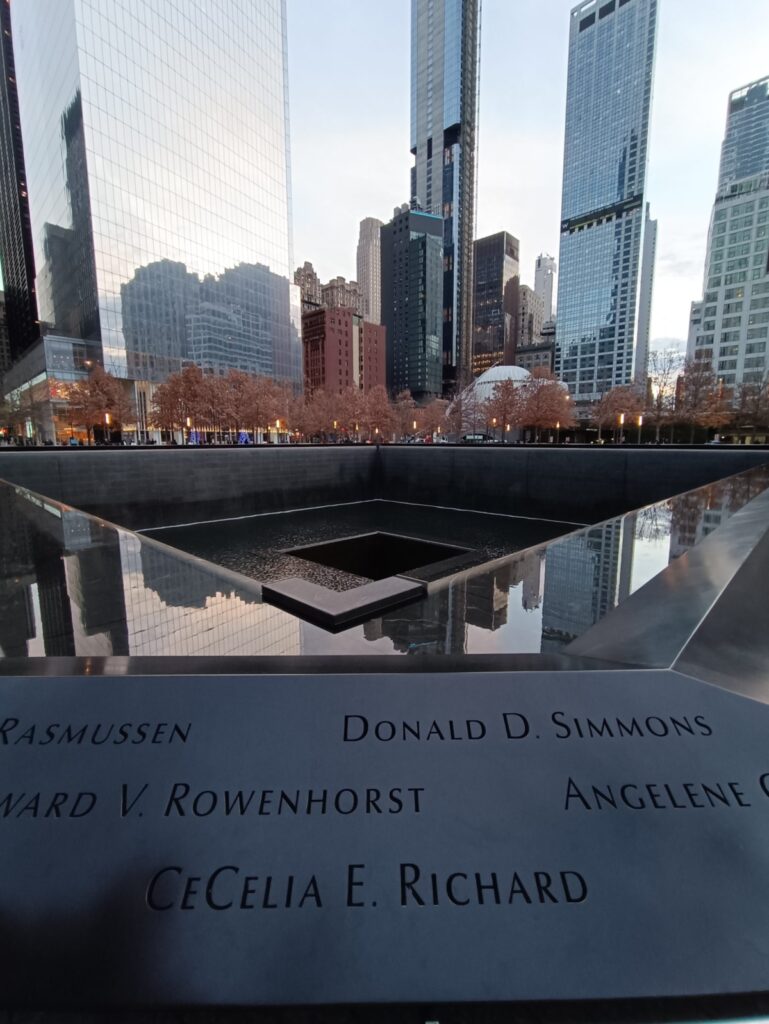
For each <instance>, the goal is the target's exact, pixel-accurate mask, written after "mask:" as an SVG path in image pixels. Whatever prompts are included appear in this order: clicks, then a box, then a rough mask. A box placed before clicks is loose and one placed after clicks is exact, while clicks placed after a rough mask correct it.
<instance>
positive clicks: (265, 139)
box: [11, 0, 301, 391]
mask: <svg viewBox="0 0 769 1024" xmlns="http://www.w3.org/2000/svg"><path fill="white" fill-rule="evenodd" d="M11 19H12V26H13V42H14V56H15V66H16V79H17V86H18V98H19V109H20V116H21V130H22V135H23V138H24V146H25V157H26V171H27V184H28V192H29V206H30V220H31V229H32V240H33V245H34V255H35V265H36V271H37V293H38V305H39V316H40V321H41V326H42V332H43V333H44V334H53V335H56V336H59V337H63V338H72V339H79V340H80V341H84V342H86V343H88V345H89V346H90V349H91V356H92V359H93V360H95V361H98V362H101V363H103V365H104V367H105V369H106V370H108V371H110V372H112V373H114V374H116V375H117V376H120V377H124V378H127V379H129V380H135V381H137V382H139V390H141V388H142V385H150V384H151V382H155V381H160V380H162V379H164V378H165V377H166V376H167V375H168V374H169V373H171V372H173V371H176V370H179V369H180V368H181V366H182V365H183V363H184V362H185V361H193V360H194V361H195V362H197V363H199V364H200V365H201V366H203V367H204V369H207V370H210V371H211V372H215V373H221V372H225V371H226V370H227V369H229V368H236V369H241V370H246V371H248V372H252V373H264V374H268V375H270V376H273V377H276V378H280V379H283V380H288V381H292V382H295V383H296V384H297V385H299V383H300V382H301V338H300V330H301V327H300V315H299V298H298V290H297V289H296V287H295V286H294V285H293V283H291V278H290V270H291V267H292V265H293V257H292V252H291V207H290V152H289V133H288V88H287V53H286V11H285V2H284V0H260V2H259V3H256V4H243V3H238V2H236V0H221V2H219V3H216V4H213V5H208V4H207V5H199V4H188V3H178V2H170V0H130V2H129V0H110V3H109V4H104V3H101V2H99V0H35V2H34V3H24V2H19V0H13V3H12V4H11ZM144 390H145V391H146V390H147V387H146V386H145V387H144Z"/></svg>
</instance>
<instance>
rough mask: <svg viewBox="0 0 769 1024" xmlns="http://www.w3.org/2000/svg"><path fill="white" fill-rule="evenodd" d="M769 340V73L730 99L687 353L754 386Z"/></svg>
mask: <svg viewBox="0 0 769 1024" xmlns="http://www.w3.org/2000/svg"><path fill="white" fill-rule="evenodd" d="M768 343H769V76H767V77H766V78H762V79H760V80H759V81H756V82H751V83H750V84H749V85H746V86H743V87H742V88H740V89H735V91H734V92H732V93H731V94H730V96H729V101H728V104H727V110H726V130H725V132H724V141H723V145H722V147H721V163H720V167H719V171H718V189H717V191H716V199H715V203H714V205H713V213H712V215H711V220H710V230H709V232H708V246H707V253H706V256H705V280H704V295H703V298H702V301H701V302H695V303H693V305H692V313H691V319H690V324H689V341H688V348H687V355H688V356H689V358H693V359H697V360H700V361H702V362H708V363H710V364H711V366H712V368H713V370H714V372H715V373H716V375H717V376H718V379H719V380H720V381H721V382H722V383H723V384H724V385H725V386H727V387H736V386H739V385H741V384H756V383H758V382H760V381H762V380H763V379H764V377H765V375H766V372H767V361H766V354H767V344H768Z"/></svg>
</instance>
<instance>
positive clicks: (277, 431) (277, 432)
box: [275, 420, 280, 444]
mask: <svg viewBox="0 0 769 1024" xmlns="http://www.w3.org/2000/svg"><path fill="white" fill-rule="evenodd" d="M275 444H280V420H275Z"/></svg>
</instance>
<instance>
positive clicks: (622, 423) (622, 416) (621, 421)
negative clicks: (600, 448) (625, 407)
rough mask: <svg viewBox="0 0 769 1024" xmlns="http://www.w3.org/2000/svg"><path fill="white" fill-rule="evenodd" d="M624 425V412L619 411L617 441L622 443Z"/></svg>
mask: <svg viewBox="0 0 769 1024" xmlns="http://www.w3.org/2000/svg"><path fill="white" fill-rule="evenodd" d="M624 426H625V414H624V412H621V413H620V414H619V443H620V444H622V436H623V435H622V428H623V427H624Z"/></svg>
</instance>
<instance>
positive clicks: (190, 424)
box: [187, 416, 192, 444]
mask: <svg viewBox="0 0 769 1024" xmlns="http://www.w3.org/2000/svg"><path fill="white" fill-rule="evenodd" d="M191 428H192V419H191V418H190V417H189V416H188V417H187V444H189V443H190V437H191V436H192V429H191Z"/></svg>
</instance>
